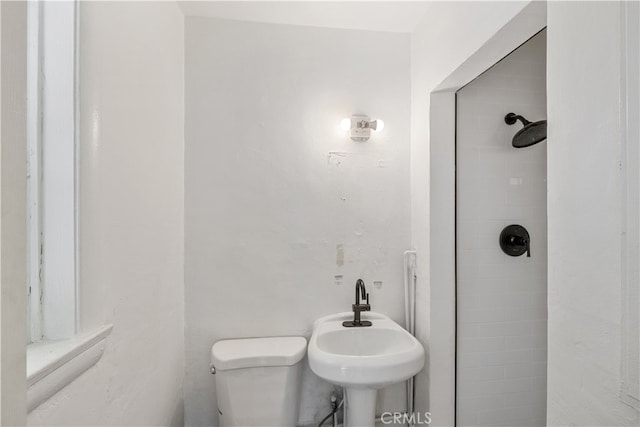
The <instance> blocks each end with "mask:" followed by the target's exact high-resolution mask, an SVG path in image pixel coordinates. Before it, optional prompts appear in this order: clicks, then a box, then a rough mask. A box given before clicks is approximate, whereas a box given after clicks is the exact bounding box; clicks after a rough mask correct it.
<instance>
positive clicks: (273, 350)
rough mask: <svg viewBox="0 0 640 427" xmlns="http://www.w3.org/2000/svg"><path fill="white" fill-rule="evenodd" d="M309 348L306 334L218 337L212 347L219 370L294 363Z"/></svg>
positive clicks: (213, 359) (212, 357)
mask: <svg viewBox="0 0 640 427" xmlns="http://www.w3.org/2000/svg"><path fill="white" fill-rule="evenodd" d="M306 351H307V340H306V339H305V338H303V337H269V338H243V339H233V340H223V341H218V342H217V343H215V344H214V345H213V347H211V363H212V364H213V366H214V367H215V368H216V370H220V371H227V370H230V369H240V368H252V367H259V366H291V365H295V364H296V363H298V362H299V361H300V360H302V358H303V357H304V355H305V353H306Z"/></svg>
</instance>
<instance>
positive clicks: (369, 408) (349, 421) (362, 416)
mask: <svg viewBox="0 0 640 427" xmlns="http://www.w3.org/2000/svg"><path fill="white" fill-rule="evenodd" d="M377 392H378V390H376V389H370V388H351V387H345V393H346V395H347V398H346V400H345V417H346V419H345V427H374V426H375V425H376V394H377Z"/></svg>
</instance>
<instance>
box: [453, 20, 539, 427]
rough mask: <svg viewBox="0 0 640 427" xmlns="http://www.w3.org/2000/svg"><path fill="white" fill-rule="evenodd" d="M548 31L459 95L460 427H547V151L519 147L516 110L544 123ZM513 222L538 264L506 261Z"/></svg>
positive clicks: (526, 260)
mask: <svg viewBox="0 0 640 427" xmlns="http://www.w3.org/2000/svg"><path fill="white" fill-rule="evenodd" d="M545 72H546V33H545V32H542V33H540V34H538V35H536V36H535V37H534V38H532V39H531V40H529V41H528V42H527V43H525V44H524V45H523V46H521V47H520V48H519V49H517V50H516V51H514V52H513V53H512V54H510V55H509V56H507V57H506V58H505V59H503V60H502V61H501V62H499V63H498V64H496V65H495V66H494V67H492V68H491V69H490V70H488V71H487V72H486V73H484V74H482V75H481V76H480V77H478V78H477V79H475V80H474V81H473V82H471V83H470V84H469V85H467V86H465V87H464V88H462V89H461V90H460V91H459V92H458V94H457V150H456V157H457V158H456V162H457V167H456V170H457V189H456V191H457V194H456V205H457V208H456V209H457V225H456V227H457V231H456V234H457V262H456V263H457V322H458V323H457V380H456V382H457V384H456V394H457V410H456V416H457V424H458V425H465V426H473V425H479V426H480V425H481V426H488V425H502V426H505V425H509V426H524V425H527V426H528V425H541V426H542V425H545V418H546V357H547V354H546V351H547V349H546V342H547V336H546V333H547V323H546V319H547V308H546V304H547V290H546V289H547V279H546V278H547V262H546V259H547V238H546V236H547V223H546V210H547V209H546V208H547V203H546V152H547V151H546V144H547V142H546V141H545V142H542V143H539V144H537V145H534V146H531V147H527V148H520V149H516V148H513V147H512V145H511V139H512V137H513V135H514V134H515V133H516V132H517V131H518V130H520V129H521V128H522V125H521V124H520V123H517V124H515V125H513V126H508V125H506V124H505V122H504V116H505V115H506V114H507V113H509V112H515V113H516V114H520V115H523V116H524V117H526V118H527V119H529V120H530V121H537V120H542V119H545V118H546V84H545ZM509 224H520V225H522V226H524V227H525V228H526V229H527V230H528V231H529V234H530V236H531V258H527V257H526V255H523V256H521V257H511V256H508V255H505V254H504V253H503V252H502V250H501V249H500V246H499V244H498V238H499V236H500V232H501V231H502V229H503V228H504V227H505V226H507V225H509Z"/></svg>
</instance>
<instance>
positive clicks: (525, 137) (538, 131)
mask: <svg viewBox="0 0 640 427" xmlns="http://www.w3.org/2000/svg"><path fill="white" fill-rule="evenodd" d="M518 120H520V121H521V122H522V124H523V125H524V127H523V128H522V129H520V130H519V131H518V132H516V134H515V135H514V136H513V140H512V144H513V146H514V147H515V148H523V147H529V146H531V145H534V144H537V143H538V142H542V141H544V140H545V139H547V121H546V120H540V121H538V122H530V121H529V120H527V119H525V118H524V117H522V116H519V115H517V114H515V113H509V114H507V115H506V116H505V117H504V122H505V123H506V124H508V125H512V124H515V123H516V122H517V121H518Z"/></svg>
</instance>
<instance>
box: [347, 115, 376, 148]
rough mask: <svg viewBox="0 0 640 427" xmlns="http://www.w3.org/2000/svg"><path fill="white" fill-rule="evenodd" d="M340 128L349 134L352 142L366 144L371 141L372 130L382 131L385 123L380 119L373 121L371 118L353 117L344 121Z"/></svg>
mask: <svg viewBox="0 0 640 427" xmlns="http://www.w3.org/2000/svg"><path fill="white" fill-rule="evenodd" d="M340 127H341V128H342V130H344V131H348V132H349V137H351V139H352V140H354V141H358V142H364V141H367V140H369V137H370V136H371V131H372V130H374V131H381V130H382V129H383V128H384V122H383V121H382V120H379V119H376V120H371V119H370V118H369V116H351V118H346V119H342V121H341V122H340Z"/></svg>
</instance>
